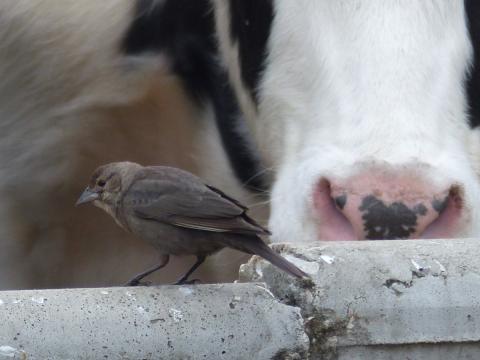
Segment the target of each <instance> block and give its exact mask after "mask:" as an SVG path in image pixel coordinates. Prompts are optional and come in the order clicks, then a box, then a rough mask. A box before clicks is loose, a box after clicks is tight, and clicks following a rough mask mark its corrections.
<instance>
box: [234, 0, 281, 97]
mask: <svg viewBox="0 0 480 360" xmlns="http://www.w3.org/2000/svg"><path fill="white" fill-rule="evenodd" d="M273 17H274V13H273V0H230V36H231V39H232V42H234V43H235V42H237V43H238V49H239V55H240V70H241V74H242V80H243V82H244V83H245V86H246V87H247V88H248V90H249V91H250V93H251V95H252V97H253V99H254V101H255V102H256V103H258V83H259V79H260V77H261V74H262V72H263V70H264V65H265V58H266V50H267V49H266V47H267V43H268V39H269V37H270V31H271V26H272V22H273Z"/></svg>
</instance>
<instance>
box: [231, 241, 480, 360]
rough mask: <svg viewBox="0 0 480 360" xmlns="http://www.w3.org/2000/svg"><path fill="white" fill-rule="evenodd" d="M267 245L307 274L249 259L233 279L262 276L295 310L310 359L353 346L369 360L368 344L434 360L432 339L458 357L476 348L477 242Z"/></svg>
mask: <svg viewBox="0 0 480 360" xmlns="http://www.w3.org/2000/svg"><path fill="white" fill-rule="evenodd" d="M273 248H274V249H277V251H279V252H281V253H282V254H283V255H284V256H285V257H286V258H287V259H288V260H290V261H292V262H293V263H295V264H296V265H297V266H299V267H300V268H302V270H304V271H305V272H307V273H309V274H310V275H311V277H312V280H311V281H310V282H308V281H303V280H296V279H293V278H291V277H289V276H288V275H286V274H284V273H282V272H281V271H279V270H277V269H276V268H275V267H274V266H272V265H270V264H269V263H267V262H265V261H263V260H261V259H260V258H258V257H253V258H252V259H251V260H250V261H249V263H248V264H245V265H243V266H242V267H241V269H240V280H239V281H263V282H264V283H265V284H266V286H267V287H268V289H269V290H270V291H271V292H272V293H273V294H274V295H275V296H276V297H277V298H278V299H280V300H281V301H283V302H284V303H286V304H290V305H293V306H299V307H300V308H301V309H302V316H303V318H304V321H305V330H306V332H307V333H308V335H309V337H310V356H311V357H312V358H321V359H350V358H351V357H349V356H351V354H352V353H351V351H352V349H355V350H356V351H357V350H358V351H360V350H359V349H361V352H359V354H360V353H363V354H364V355H365V354H368V355H365V356H361V355H358V356H359V357H358V359H363V358H365V359H367V358H368V359H370V358H372V359H374V358H375V355H374V349H376V350H378V349H381V352H380V353H383V354H384V353H385V351H387V352H388V351H391V352H392V354H393V353H394V352H395V353H396V354H397V355H398V356H399V357H398V358H402V359H403V358H404V357H401V355H399V354H401V351H399V350H398V349H399V348H402V347H403V348H405V349H407V348H410V349H413V348H415V349H420V350H419V351H420V353H421V354H423V355H422V356H421V355H418V357H417V358H419V359H421V358H422V359H423V358H425V359H438V357H436V356H435V355H433V354H434V353H435V352H436V351H437V350H436V349H437V347H436V346H433V345H438V346H442V347H443V348H444V349H445V348H448V349H453V348H454V345H455V347H456V348H457V350H458V348H461V349H463V350H462V351H463V352H461V354H462V356H460V357H459V356H458V353H455V354H457V355H455V358H459V359H464V358H465V359H468V353H470V352H469V350H468V349H470V350H471V349H475V351H477V352H480V315H479V314H480V311H479V310H480V240H478V239H454V240H421V241H408V240H407V241H375V242H369V241H365V242H335V243H333V242H323V243H311V244H298V245H292V244H290V245H287V244H277V245H273ZM422 344H424V345H425V346H423V345H422ZM447 344H451V347H448V345H447ZM462 344H463V345H464V347H463V348H462ZM427 345H432V346H430V347H429V346H427ZM452 351H453V350H452ZM377 352H378V351H377ZM427 353H428V354H430V355H428V354H427ZM347 354H350V355H347ZM442 354H449V352H448V351H446V350H445V351H443V352H442ZM451 354H452V353H450V356H451ZM369 356H371V357H369ZM445 356H447V355H445ZM388 358H392V359H396V358H397V357H393V355H392V357H388ZM446 358H448V357H446Z"/></svg>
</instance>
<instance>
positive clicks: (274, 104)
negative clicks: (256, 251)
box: [0, 0, 480, 288]
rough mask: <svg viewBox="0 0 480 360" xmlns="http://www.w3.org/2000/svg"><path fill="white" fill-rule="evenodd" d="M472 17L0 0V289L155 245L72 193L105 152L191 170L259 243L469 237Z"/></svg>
mask: <svg viewBox="0 0 480 360" xmlns="http://www.w3.org/2000/svg"><path fill="white" fill-rule="evenodd" d="M478 19H480V5H478V4H477V2H475V1H473V0H465V1H460V0H458V1H448V2H447V1H441V0H428V1H413V0H412V1H389V2H385V1H381V0H368V1H360V0H358V1H357V0H354V1H351V0H338V1H330V0H299V1H297V0H295V1H293V0H195V1H192V0H136V1H131V0H104V1H101V2H98V1H93V0H85V1H82V2H73V1H68V2H67V1H64V2H61V3H59V2H56V1H53V0H36V1H31V0H17V1H16V2H15V3H12V2H4V3H1V4H0V27H1V31H0V128H1V129H2V131H1V132H0V164H1V166H0V194H1V195H2V202H1V205H0V240H1V245H0V249H1V252H0V256H1V258H0V264H1V265H0V266H1V268H0V287H1V288H32V287H36V288H42V287H65V286H96V285H110V284H118V283H121V281H122V280H126V279H128V277H129V276H130V275H132V274H134V273H135V272H138V271H141V270H143V269H144V268H145V267H146V265H148V264H154V263H155V256H156V255H155V254H154V253H153V252H152V251H151V249H150V248H148V246H146V245H143V244H141V243H140V242H139V241H135V239H132V238H131V237H130V236H128V234H125V233H122V232H121V230H119V229H117V228H116V227H115V225H114V224H112V223H111V222H110V221H109V219H108V218H106V217H105V216H103V214H101V213H100V212H96V211H94V210H92V209H87V208H85V209H76V208H74V207H73V204H74V202H75V199H76V197H77V196H78V194H79V193H80V191H81V188H82V184H84V183H85V182H86V179H87V177H88V176H89V174H90V172H91V170H93V169H94V168H95V167H96V166H97V165H99V164H102V163H105V162H108V161H115V160H131V161H136V162H139V163H142V164H144V165H147V164H148V165H150V164H164V165H173V166H177V167H181V168H184V169H187V170H190V171H192V172H194V173H196V174H198V175H200V176H201V177H203V178H204V179H205V181H206V182H208V183H209V184H211V185H214V186H216V187H219V188H221V189H222V190H223V191H225V192H227V193H229V194H230V195H231V196H233V197H236V198H238V199H239V200H241V201H242V202H244V203H245V204H247V205H249V206H250V207H251V209H252V212H253V214H254V216H256V218H257V219H258V220H259V221H262V222H265V223H268V226H269V228H270V230H271V231H272V233H273V235H272V238H271V239H272V241H273V242H306V241H316V240H330V241H335V240H377V239H386V240H395V239H418V238H449V237H471V236H478V235H480V222H479V216H480V215H479V211H480V201H479V200H480V182H479V173H480V139H479V132H478V125H480V100H479V99H480V70H479V68H480V63H479V60H478V59H479V57H480V53H479V52H480V43H479V41H480V21H479V20H478ZM244 260H245V257H242V256H240V255H239V254H236V253H221V254H219V255H218V256H217V257H216V258H215V259H214V260H212V261H211V262H210V263H209V264H208V266H207V267H206V270H205V271H204V273H203V274H200V275H199V277H202V276H204V277H206V278H207V279H208V280H210V281H227V280H231V279H233V278H235V272H236V270H237V269H238V264H239V263H240V262H241V261H244ZM181 264H182V263H181V262H177V263H176V264H174V266H173V268H171V269H170V271H168V272H163V274H161V275H160V277H158V278H157V279H160V280H161V281H173V279H175V278H176V277H177V275H178V274H179V273H180V272H181V271H182V270H183V268H182V266H180V265H181ZM219 269H221V271H219Z"/></svg>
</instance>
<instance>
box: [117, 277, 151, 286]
mask: <svg viewBox="0 0 480 360" xmlns="http://www.w3.org/2000/svg"><path fill="white" fill-rule="evenodd" d="M150 285H152V282H151V281H140V280H139V279H132V280H130V281H129V282H127V283H126V284H125V285H123V286H150Z"/></svg>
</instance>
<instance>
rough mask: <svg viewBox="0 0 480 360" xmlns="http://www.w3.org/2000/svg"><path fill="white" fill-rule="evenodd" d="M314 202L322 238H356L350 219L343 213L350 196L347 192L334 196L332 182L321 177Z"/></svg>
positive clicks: (320, 237)
mask: <svg viewBox="0 0 480 360" xmlns="http://www.w3.org/2000/svg"><path fill="white" fill-rule="evenodd" d="M313 202H314V206H315V213H316V214H317V215H318V216H316V220H317V222H318V226H319V229H320V232H319V239H320V240H356V239H357V237H356V235H355V232H354V229H353V227H352V225H351V224H350V221H349V220H348V219H347V218H346V217H345V215H344V214H343V213H342V211H341V209H343V208H344V207H345V206H346V204H347V202H348V198H347V196H346V195H345V194H341V195H338V196H332V193H331V187H330V182H329V181H328V180H327V179H321V180H320V182H319V184H318V186H317V187H316V189H315V192H314V196H313Z"/></svg>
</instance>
